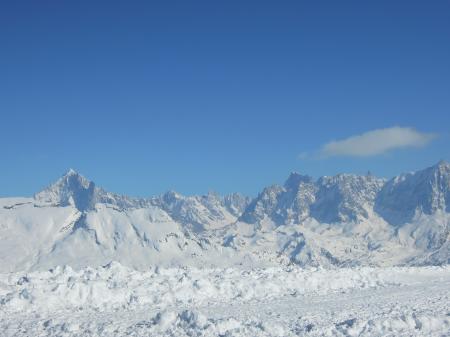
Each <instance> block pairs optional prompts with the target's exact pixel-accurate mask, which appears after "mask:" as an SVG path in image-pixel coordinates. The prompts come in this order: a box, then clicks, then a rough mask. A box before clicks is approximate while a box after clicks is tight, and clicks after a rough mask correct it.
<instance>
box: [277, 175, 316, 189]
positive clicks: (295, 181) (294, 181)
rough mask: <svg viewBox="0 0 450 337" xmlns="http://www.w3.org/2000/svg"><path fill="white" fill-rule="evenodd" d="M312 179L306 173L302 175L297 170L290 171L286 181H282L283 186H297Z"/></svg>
mask: <svg viewBox="0 0 450 337" xmlns="http://www.w3.org/2000/svg"><path fill="white" fill-rule="evenodd" d="M312 181H313V178H312V177H310V176H308V175H303V174H300V173H298V172H291V174H290V175H289V177H288V178H287V180H286V182H285V183H284V186H285V187H297V186H298V185H299V184H300V183H310V182H312Z"/></svg>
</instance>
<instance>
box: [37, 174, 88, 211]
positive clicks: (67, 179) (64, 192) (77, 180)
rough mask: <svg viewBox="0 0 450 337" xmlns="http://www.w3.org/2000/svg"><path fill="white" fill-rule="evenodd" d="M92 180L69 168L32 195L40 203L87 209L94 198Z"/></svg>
mask: <svg viewBox="0 0 450 337" xmlns="http://www.w3.org/2000/svg"><path fill="white" fill-rule="evenodd" d="M95 190H96V187H95V184H94V182H92V181H90V180H88V179H86V178H85V177H83V176H82V175H80V174H78V173H77V172H76V171H75V170H73V169H69V170H68V171H67V172H66V173H65V174H64V175H63V176H62V177H61V178H59V179H58V180H57V181H56V182H55V183H53V184H51V185H50V186H48V187H47V188H45V189H44V190H42V191H41V192H39V193H36V194H35V195H34V199H35V200H36V201H38V202H40V203H44V204H51V205H59V206H68V205H73V206H75V207H76V208H78V209H79V210H86V209H88V208H89V207H90V206H91V204H92V201H93V199H94V194H95Z"/></svg>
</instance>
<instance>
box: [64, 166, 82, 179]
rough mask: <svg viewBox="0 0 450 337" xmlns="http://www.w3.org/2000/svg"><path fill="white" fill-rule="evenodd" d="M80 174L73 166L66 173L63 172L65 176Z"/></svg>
mask: <svg viewBox="0 0 450 337" xmlns="http://www.w3.org/2000/svg"><path fill="white" fill-rule="evenodd" d="M79 175H80V174H79V173H78V172H77V171H75V170H74V169H73V168H70V169H68V170H67V171H66V173H64V174H63V177H70V176H79Z"/></svg>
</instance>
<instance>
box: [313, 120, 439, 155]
mask: <svg viewBox="0 0 450 337" xmlns="http://www.w3.org/2000/svg"><path fill="white" fill-rule="evenodd" d="M435 137H436V135H435V134H432V133H422V132H419V131H417V130H415V129H413V128H409V127H392V128H386V129H377V130H372V131H368V132H365V133H363V134H361V135H356V136H352V137H349V138H346V139H342V140H336V141H332V142H329V143H327V144H325V145H324V146H323V147H322V149H321V151H320V155H321V156H322V157H332V156H352V157H369V156H376V155H380V154H383V153H386V152H388V151H390V150H394V149H401V148H406V147H423V146H425V145H427V144H428V143H429V142H431V141H432V140H433V139H434V138H435Z"/></svg>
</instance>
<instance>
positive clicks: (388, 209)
mask: <svg viewBox="0 0 450 337" xmlns="http://www.w3.org/2000/svg"><path fill="white" fill-rule="evenodd" d="M449 193H450V165H449V164H448V163H446V162H440V163H438V164H436V165H435V166H432V167H430V168H427V169H425V170H422V171H418V172H415V173H409V174H403V175H400V176H398V177H395V178H393V179H391V180H389V181H387V182H386V181H385V180H383V179H379V178H376V177H374V176H372V175H370V174H368V175H365V176H358V175H353V174H340V175H337V176H334V177H322V178H319V179H318V180H316V181H314V180H313V179H312V178H311V177H309V176H305V175H301V174H298V173H292V174H291V175H290V176H289V177H288V179H287V180H286V182H285V184H284V185H283V186H279V185H273V186H270V187H267V188H265V189H264V190H263V191H262V192H261V193H260V194H259V195H258V196H257V197H256V198H255V199H253V200H250V199H249V198H247V197H243V196H241V195H239V194H231V195H228V196H224V197H222V196H219V195H217V194H215V193H208V194H207V195H203V196H183V195H180V194H178V193H176V192H173V191H171V192H167V193H165V194H163V195H161V196H156V197H149V198H131V197H127V196H121V195H118V194H114V193H110V192H107V191H105V190H104V189H102V188H99V187H97V186H96V185H95V184H94V183H93V182H91V181H89V180H88V179H86V178H84V177H83V176H81V175H79V174H78V173H76V172H75V171H73V170H70V171H68V172H67V173H66V174H65V175H64V176H63V177H61V178H60V179H59V180H57V181H56V182H55V183H54V184H52V185H51V186H49V187H48V188H46V189H44V190H43V191H41V192H39V193H37V194H36V195H35V196H34V197H33V198H2V199H0V243H1V245H0V269H1V271H6V272H10V271H17V270H26V269H47V268H51V267H54V266H56V265H64V264H68V265H71V266H73V267H74V268H82V267H85V266H99V265H104V264H106V263H108V262H110V261H119V262H121V263H122V264H124V265H126V266H129V267H132V268H136V269H145V268H148V267H149V266H154V265H163V266H180V265H190V266H210V267H226V266H234V265H240V266H249V267H251V266H277V265H280V264H283V265H288V264H297V265H300V266H326V267H331V266H361V265H369V266H372V265H375V266H393V265H429V264H432V265H441V264H447V263H449V261H450V260H449V259H450V213H449V209H450V195H449Z"/></svg>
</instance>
